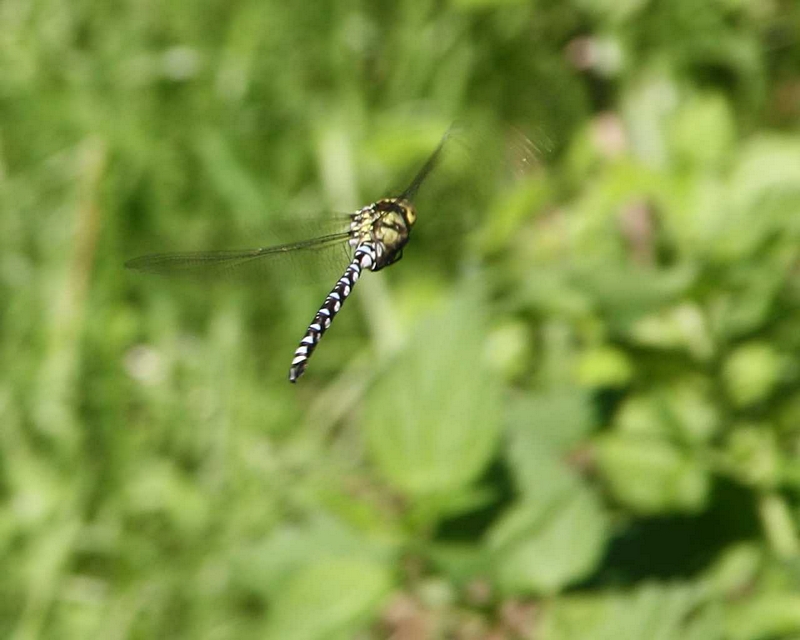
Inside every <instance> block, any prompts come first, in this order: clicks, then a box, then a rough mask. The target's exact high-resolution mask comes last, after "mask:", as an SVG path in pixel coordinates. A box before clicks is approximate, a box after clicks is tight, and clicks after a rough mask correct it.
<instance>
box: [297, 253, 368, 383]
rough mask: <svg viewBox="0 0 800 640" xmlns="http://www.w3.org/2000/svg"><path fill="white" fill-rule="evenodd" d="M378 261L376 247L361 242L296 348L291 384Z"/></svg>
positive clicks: (304, 368) (306, 364)
mask: <svg viewBox="0 0 800 640" xmlns="http://www.w3.org/2000/svg"><path fill="white" fill-rule="evenodd" d="M377 262H378V251H377V250H376V248H375V245H373V244H372V243H370V242H364V243H362V244H360V245H359V246H358V248H357V249H356V251H355V254H354V255H353V260H352V262H350V264H349V265H348V266H347V269H345V271H344V273H343V274H342V277H341V278H339V280H338V281H337V282H336V285H335V286H334V287H333V289H332V290H331V292H330V293H329V294H328V297H327V298H325V302H323V303H322V306H321V307H320V308H319V311H317V314H316V315H315V316H314V320H313V321H312V322H311V324H310V325H308V329H306V333H305V335H304V336H303V339H302V340H300V346H298V347H297V349H295V352H294V358H293V359H292V366H291V368H290V369H289V381H290V382H296V381H297V379H298V378H299V377H300V376H302V375H303V372H304V371H305V370H306V366H308V359H309V358H310V357H311V354H312V353H314V349H316V347H317V344H319V341H320V340H321V339H322V336H323V334H324V333H325V331H327V330H328V327H330V326H331V323H332V322H333V319H334V318H335V317H336V314H337V313H339V311H340V310H341V308H342V305H343V304H344V302H345V300H347V298H348V296H349V295H350V294H351V293H352V292H353V287H355V286H356V282H358V279H359V277H361V272H362V271H363V270H364V269H373V268H374V266H375V265H376V264H377Z"/></svg>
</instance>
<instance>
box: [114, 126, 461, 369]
mask: <svg viewBox="0 0 800 640" xmlns="http://www.w3.org/2000/svg"><path fill="white" fill-rule="evenodd" d="M451 132H452V128H451V129H450V130H449V131H448V132H447V133H445V135H444V137H443V138H442V140H441V141H440V142H439V144H438V146H437V147H436V149H435V150H434V151H433V153H432V154H431V155H430V156H429V157H428V159H427V160H426V162H425V163H424V164H423V165H422V168H421V169H420V170H419V171H418V172H417V174H416V175H415V176H414V179H413V180H412V181H411V183H410V184H409V185H408V187H406V188H405V189H404V190H403V191H402V192H401V193H400V194H399V195H395V196H391V197H386V198H381V199H380V200H377V201H375V202H373V203H371V204H368V205H367V206H365V207H362V208H361V209H359V210H358V211H355V212H353V213H351V214H349V219H350V222H349V226H348V227H346V228H345V229H343V230H341V231H339V232H336V233H331V234H328V235H323V236H319V237H316V238H311V239H309V240H303V241H301V242H293V243H289V244H281V245H276V246H270V247H260V248H257V249H245V250H238V251H201V252H182V253H158V254H150V255H145V256H141V257H138V258H133V259H132V260H129V261H128V262H126V263H125V266H126V267H127V268H129V269H135V270H138V271H144V272H148V273H155V274H159V275H176V274H191V273H193V272H194V273H200V272H206V271H224V270H226V269H229V268H238V267H240V266H247V265H252V264H253V263H267V262H268V261H270V260H273V259H279V258H280V256H293V255H297V253H298V252H299V253H302V252H304V251H308V250H317V249H325V248H328V247H333V246H340V247H341V246H344V247H349V248H350V250H351V251H352V258H351V259H350V263H349V264H348V265H347V268H346V269H345V270H344V273H343V274H342V276H341V277H340V278H339V280H338V281H337V282H336V284H335V285H334V286H333V289H331V291H330V293H329V294H328V296H327V297H326V298H325V301H324V302H323V303H322V306H321V307H320V308H319V310H318V311H317V313H316V314H315V315H314V319H313V320H312V321H311V324H309V325H308V328H307V329H306V332H305V334H304V335H303V338H302V339H301V340H300V344H299V345H298V347H297V349H295V352H294V357H293V358H292V362H291V366H290V368H289V381H290V382H297V379H298V378H299V377H300V376H302V375H303V373H304V372H305V370H306V367H307V366H308V361H309V358H311V355H312V354H313V353H314V350H315V349H316V348H317V345H318V344H319V342H320V340H321V339H322V336H323V335H324V334H325V332H326V331H327V330H328V328H329V327H330V326H331V323H332V322H333V320H334V318H336V315H337V314H338V313H339V311H340V310H341V308H342V305H343V304H344V303H345V301H346V300H347V298H348V297H349V296H350V294H351V293H352V292H353V289H354V287H355V285H356V283H357V282H358V279H359V278H360V277H361V274H362V272H363V271H365V270H369V271H380V270H381V269H383V268H384V267H388V266H389V265H391V264H394V263H395V262H397V261H398V260H400V258H402V257H403V247H405V246H406V244H407V243H408V239H409V236H410V234H411V230H412V229H413V227H414V223H415V222H416V220H417V212H416V209H415V207H414V204H413V200H414V197H415V196H416V194H417V191H418V190H419V188H420V187H421V186H422V183H423V182H424V181H425V179H426V178H427V177H428V176H429V175H430V174H431V172H432V171H433V170H434V169H435V168H436V166H437V164H438V163H439V160H440V159H441V155H442V151H443V149H444V147H445V144H446V143H447V141H448V139H449V138H450V136H451Z"/></svg>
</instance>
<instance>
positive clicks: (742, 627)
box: [726, 592, 800, 640]
mask: <svg viewBox="0 0 800 640" xmlns="http://www.w3.org/2000/svg"><path fill="white" fill-rule="evenodd" d="M726 627H727V632H728V634H727V637H729V638H731V639H732V640H758V639H759V638H778V637H786V636H788V635H789V634H792V633H793V634H798V633H800V595H798V594H797V593H788V592H787V593H781V592H775V593H764V594H761V595H759V596H757V597H755V598H752V599H750V600H748V601H744V602H737V603H736V604H735V606H731V607H730V610H729V612H728V619H727V624H726Z"/></svg>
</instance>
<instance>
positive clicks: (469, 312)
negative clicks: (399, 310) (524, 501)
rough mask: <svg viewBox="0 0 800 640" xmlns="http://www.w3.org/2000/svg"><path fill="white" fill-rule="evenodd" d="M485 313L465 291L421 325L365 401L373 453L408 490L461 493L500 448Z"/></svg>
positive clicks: (477, 300) (495, 384) (497, 395)
mask: <svg viewBox="0 0 800 640" xmlns="http://www.w3.org/2000/svg"><path fill="white" fill-rule="evenodd" d="M481 308H482V303H481V301H480V298H479V297H478V296H476V295H474V294H472V293H467V292H462V294H461V295H460V296H459V297H458V298H457V299H456V300H454V301H453V302H452V303H451V304H450V305H448V307H447V309H446V310H445V311H444V312H442V313H439V314H437V315H434V316H433V317H430V318H428V319H427V320H425V321H424V322H422V323H421V325H420V330H419V331H418V332H417V335H416V336H414V337H413V338H412V339H411V340H409V342H408V348H407V350H406V351H404V352H403V353H402V354H401V355H400V356H399V357H398V358H397V359H396V360H395V361H394V362H393V363H392V366H391V368H390V369H389V370H388V371H387V372H386V374H385V375H383V376H382V377H381V378H380V379H379V380H378V381H377V383H376V384H375V386H374V388H373V390H372V393H371V394H370V396H369V398H368V400H367V415H369V416H370V417H371V420H370V422H369V424H368V431H367V435H368V443H369V450H370V454H371V456H372V459H373V460H374V461H375V464H376V465H377V466H378V468H379V469H380V471H381V472H382V473H383V474H384V475H385V476H386V478H387V479H388V480H389V481H390V482H391V483H392V484H394V485H395V486H396V487H397V488H399V489H401V490H403V491H406V492H408V493H412V494H434V493H447V492H452V491H455V490H457V489H460V488H461V487H464V486H465V485H467V484H469V483H470V482H472V481H473V480H474V479H475V478H476V477H477V476H478V474H480V473H481V471H482V470H483V469H484V468H485V466H486V464H487V463H488V461H489V459H490V457H491V455H492V454H493V452H494V451H495V449H496V447H497V444H498V437H499V429H500V420H499V408H500V387H499V382H498V380H497V379H496V376H495V375H494V374H493V373H492V371H491V370H490V368H489V367H488V366H487V364H486V363H485V360H484V356H483V353H482V350H483V345H484V341H485V338H486V332H485V326H486V325H485V323H484V322H483V318H482V317H481V315H482V314H481Z"/></svg>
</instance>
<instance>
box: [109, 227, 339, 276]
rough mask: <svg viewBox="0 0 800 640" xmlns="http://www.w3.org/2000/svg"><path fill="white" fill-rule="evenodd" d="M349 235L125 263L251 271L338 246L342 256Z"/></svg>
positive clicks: (178, 271) (195, 271)
mask: <svg viewBox="0 0 800 640" xmlns="http://www.w3.org/2000/svg"><path fill="white" fill-rule="evenodd" d="M349 237H350V233H349V232H348V231H342V232H340V233H332V234H329V235H326V236H321V237H319V238H313V239H311V240H303V241H300V242H290V243H287V244H280V245H276V246H272V247H259V248H257V249H241V250H232V251H225V250H223V251H186V252H178V253H154V254H150V255H146V256H140V257H138V258H133V259H132V260H128V261H127V262H126V263H125V266H126V267H127V268H128V269H134V270H136V271H143V272H145V273H152V274H156V275H160V276H177V275H185V276H197V277H202V276H205V275H209V276H213V275H217V274H220V275H222V274H226V275H227V274H233V273H237V272H253V271H255V270H259V269H261V268H262V267H266V268H272V266H273V263H275V262H276V261H285V260H291V261H296V260H298V259H300V258H301V255H302V256H305V257H308V256H307V254H308V253H312V252H313V253H314V254H318V253H320V252H323V251H324V250H326V249H337V250H338V251H339V252H340V257H344V255H345V253H344V250H343V244H344V243H345V242H346V240H347V239H348V238H349Z"/></svg>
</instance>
